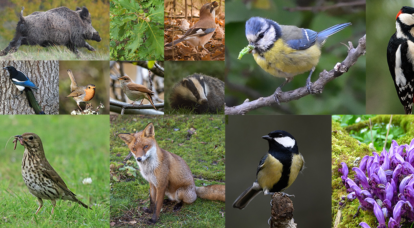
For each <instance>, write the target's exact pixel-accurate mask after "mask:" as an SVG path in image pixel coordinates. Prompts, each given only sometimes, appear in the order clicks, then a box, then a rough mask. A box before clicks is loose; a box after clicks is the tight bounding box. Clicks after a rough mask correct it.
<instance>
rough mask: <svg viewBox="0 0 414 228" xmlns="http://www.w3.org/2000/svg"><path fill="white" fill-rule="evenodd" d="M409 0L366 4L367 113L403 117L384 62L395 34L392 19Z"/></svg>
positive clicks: (376, 1)
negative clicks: (390, 41)
mask: <svg viewBox="0 0 414 228" xmlns="http://www.w3.org/2000/svg"><path fill="white" fill-rule="evenodd" d="M413 4H414V3H413V1H408V0H401V1H386V0H375V1H374V0H368V1H367V27H368V33H369V34H371V35H369V36H368V37H367V43H369V45H367V55H368V57H369V58H368V60H367V113H370V114H376V113H382V114H404V113H405V112H404V107H403V106H402V104H401V102H400V100H399V99H398V95H397V91H396V90H395V86H394V81H393V80H392V77H391V74H390V71H389V70H388V63H387V46H388V41H389V40H390V38H391V36H392V35H393V34H394V33H395V31H396V29H395V17H396V16H397V13H398V11H400V9H401V8H402V7H403V6H412V5H413Z"/></svg>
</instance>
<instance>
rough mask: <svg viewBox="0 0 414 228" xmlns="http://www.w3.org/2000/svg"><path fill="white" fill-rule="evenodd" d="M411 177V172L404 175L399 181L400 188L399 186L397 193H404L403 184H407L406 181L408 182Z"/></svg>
mask: <svg viewBox="0 0 414 228" xmlns="http://www.w3.org/2000/svg"><path fill="white" fill-rule="evenodd" d="M411 178H413V175H412V174H410V175H408V176H406V177H405V178H404V179H403V180H402V181H401V183H400V188H399V190H400V192H399V193H404V188H405V186H407V184H408V182H410V180H411Z"/></svg>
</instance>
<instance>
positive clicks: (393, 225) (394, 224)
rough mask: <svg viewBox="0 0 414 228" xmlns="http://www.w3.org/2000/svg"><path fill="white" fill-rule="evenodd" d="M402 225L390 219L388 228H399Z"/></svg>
mask: <svg viewBox="0 0 414 228" xmlns="http://www.w3.org/2000/svg"><path fill="white" fill-rule="evenodd" d="M399 227H400V224H399V223H397V222H396V221H395V220H394V219H393V218H390V221H389V222H388V228H399Z"/></svg>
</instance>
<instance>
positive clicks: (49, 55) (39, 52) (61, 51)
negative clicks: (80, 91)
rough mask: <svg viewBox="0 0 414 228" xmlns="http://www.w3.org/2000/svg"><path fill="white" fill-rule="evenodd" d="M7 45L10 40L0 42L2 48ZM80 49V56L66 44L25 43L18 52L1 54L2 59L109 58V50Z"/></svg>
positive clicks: (0, 48)
mask: <svg viewBox="0 0 414 228" xmlns="http://www.w3.org/2000/svg"><path fill="white" fill-rule="evenodd" d="M89 44H90V45H92V46H94V42H89ZM7 45H9V43H8V42H7V43H6V42H4V43H2V42H0V50H3V49H4V48H6V47H7ZM95 46H96V45H95ZM95 49H96V47H95ZM78 51H79V58H78V57H77V56H76V54H75V53H73V52H72V51H70V50H69V49H68V48H67V47H65V46H50V47H41V46H39V45H36V46H25V45H23V46H20V47H19V50H18V51H17V52H14V53H9V54H7V55H6V56H0V60H109V50H99V49H96V51H89V50H88V49H86V48H78Z"/></svg>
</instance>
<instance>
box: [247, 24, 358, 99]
mask: <svg viewBox="0 0 414 228" xmlns="http://www.w3.org/2000/svg"><path fill="white" fill-rule="evenodd" d="M349 25H351V23H344V24H338V25H334V26H332V27H330V28H328V29H325V30H323V31H322V32H319V33H318V32H315V31H313V30H310V29H304V28H298V27H296V26H291V25H279V24H278V23H277V22H275V21H272V20H269V19H265V18H261V17H252V18H250V19H249V20H248V21H247V22H246V38H247V40H248V41H249V45H251V46H253V48H254V49H253V50H252V53H253V57H254V59H255V60H256V63H257V64H258V65H259V66H260V67H261V68H262V69H263V70H265V71H266V72H268V73H269V74H271V75H273V76H276V77H281V78H285V79H286V81H285V82H284V83H283V84H282V85H281V86H279V87H278V88H277V89H276V93H275V101H276V102H277V103H279V99H278V98H277V95H278V93H279V92H278V91H279V90H280V89H281V88H282V87H283V86H284V85H285V84H286V83H288V82H290V81H291V80H292V79H293V77H294V76H296V75H298V74H302V73H304V72H307V71H310V73H309V76H308V79H307V81H306V85H307V89H308V92H309V93H312V91H311V84H312V83H311V75H312V73H313V71H314V70H315V66H316V65H317V64H318V62H319V57H320V56H321V46H322V45H323V44H324V43H325V41H326V39H327V38H328V37H329V36H331V35H333V34H335V33H337V32H339V31H341V30H342V29H344V28H346V27H347V26H349Z"/></svg>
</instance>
